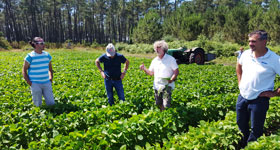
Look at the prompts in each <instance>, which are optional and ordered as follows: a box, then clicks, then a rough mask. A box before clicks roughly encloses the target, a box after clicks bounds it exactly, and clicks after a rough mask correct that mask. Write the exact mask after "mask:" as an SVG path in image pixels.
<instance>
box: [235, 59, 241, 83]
mask: <svg viewBox="0 0 280 150" xmlns="http://www.w3.org/2000/svg"><path fill="white" fill-rule="evenodd" d="M236 75H237V80H238V86H239V84H240V81H241V77H242V65H241V64H239V63H238V62H237V63H236Z"/></svg>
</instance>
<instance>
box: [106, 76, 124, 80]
mask: <svg viewBox="0 0 280 150" xmlns="http://www.w3.org/2000/svg"><path fill="white" fill-rule="evenodd" d="M106 79H107V80H121V78H111V77H106Z"/></svg>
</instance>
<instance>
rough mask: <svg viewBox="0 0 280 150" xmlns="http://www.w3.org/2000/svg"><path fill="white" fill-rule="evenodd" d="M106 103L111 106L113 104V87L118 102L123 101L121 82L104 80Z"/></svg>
mask: <svg viewBox="0 0 280 150" xmlns="http://www.w3.org/2000/svg"><path fill="white" fill-rule="evenodd" d="M104 82H105V88H106V92H107V97H108V102H109V104H110V105H111V106H112V105H113V104H115V103H114V97H113V95H114V93H113V87H114V88H115V89H116V91H117V94H118V97H119V100H123V101H125V98H124V90H123V84H122V80H109V79H104Z"/></svg>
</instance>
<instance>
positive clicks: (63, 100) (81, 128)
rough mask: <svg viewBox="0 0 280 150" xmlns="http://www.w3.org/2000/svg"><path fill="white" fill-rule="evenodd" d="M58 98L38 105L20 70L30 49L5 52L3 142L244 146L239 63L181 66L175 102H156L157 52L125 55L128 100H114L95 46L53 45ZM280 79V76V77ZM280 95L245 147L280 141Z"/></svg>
mask: <svg viewBox="0 0 280 150" xmlns="http://www.w3.org/2000/svg"><path fill="white" fill-rule="evenodd" d="M49 52H50V54H51V55H52V57H53V60H52V64H53V69H54V82H53V92H54V96H55V102H56V105H55V106H52V107H47V106H45V104H43V106H42V107H35V105H33V102H32V97H31V93H30V89H29V86H28V85H27V84H26V82H25V81H24V79H23V77H22V74H21V69H22V65H23V60H24V57H25V56H26V54H27V53H28V52H27V51H24V52H0V70H1V72H0V116H1V118H0V149H50V150H52V149H61V150H64V149H71V150H72V149H108V150H110V149H112V150H115V149H182V150H184V149H197V150H206V149H211V150H212V149H240V148H239V146H238V144H237V143H238V141H239V140H240V132H239V131H238V127H237V125H236V123H235V103H236V99H237V96H238V93H239V90H238V86H237V78H236V75H235V68H234V67H233V66H224V65H200V66H199V65H196V64H192V65H184V64H182V65H179V71H180V74H179V76H178V79H177V81H176V88H175V89H174V91H173V94H172V98H173V99H172V100H173V101H172V103H171V104H172V107H171V108H169V109H167V110H165V111H163V112H160V111H159V109H158V108H157V106H156V105H155V104H154V92H153V89H152V86H153V78H152V77H150V76H147V75H145V74H144V72H142V71H140V70H139V66H140V64H141V63H142V62H144V63H145V65H146V66H149V64H150V62H151V60H152V59H148V58H140V57H132V56H129V57H127V58H128V59H129V61H130V67H129V70H128V72H127V74H126V76H125V78H124V80H123V84H124V90H125V97H126V101H125V102H120V101H118V98H117V96H116V93H115V99H116V100H115V102H116V105H113V106H109V104H108V102H107V97H106V92H105V88H104V81H103V79H102V78H101V76H100V73H99V71H98V70H97V67H96V66H95V63H94V61H95V59H96V58H97V57H98V56H99V55H100V53H97V52H92V51H75V50H71V51H70V50H68V51H67V50H58V51H49ZM276 86H280V78H279V77H278V76H277V78H276ZM279 124H280V98H272V99H271V100H270V109H269V112H268V114H267V120H266V124H265V132H266V136H263V137H261V138H260V139H259V141H258V142H254V143H250V144H249V146H248V147H247V148H246V149H277V148H279V147H280V142H279V141H280V140H279V138H280V130H279V128H280V127H279Z"/></svg>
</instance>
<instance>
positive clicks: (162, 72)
mask: <svg viewBox="0 0 280 150" xmlns="http://www.w3.org/2000/svg"><path fill="white" fill-rule="evenodd" d="M154 50H155V52H156V53H157V57H156V58H154V59H153V61H152V63H151V65H150V67H149V69H147V68H146V67H145V66H144V64H142V65H141V66H140V69H141V70H143V71H144V72H145V73H146V74H148V75H150V76H154V86H153V88H154V90H155V99H156V105H158V106H159V108H160V110H161V111H163V110H164V109H165V108H167V107H170V106H171V93H172V90H173V89H174V87H175V82H174V81H175V80H176V78H177V76H178V74H179V70H178V65H177V63H176V60H175V58H173V57H172V56H170V55H168V54H166V52H167V50H168V45H167V43H166V42H165V41H156V42H155V43H154Z"/></svg>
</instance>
